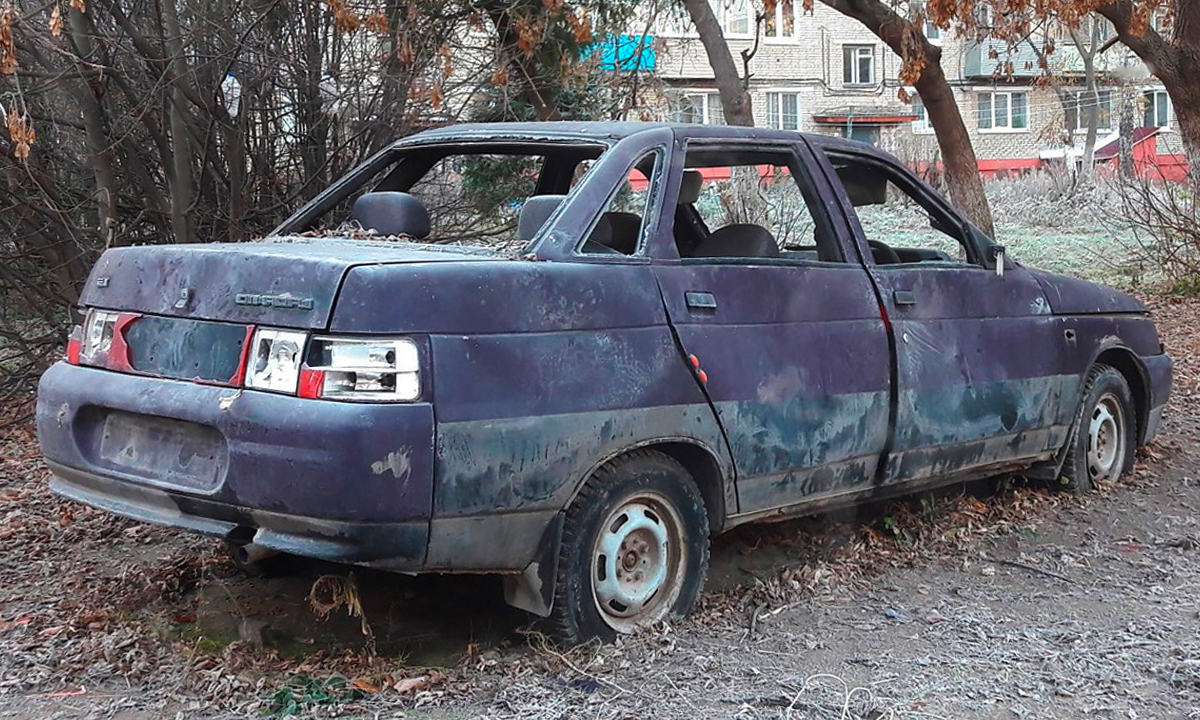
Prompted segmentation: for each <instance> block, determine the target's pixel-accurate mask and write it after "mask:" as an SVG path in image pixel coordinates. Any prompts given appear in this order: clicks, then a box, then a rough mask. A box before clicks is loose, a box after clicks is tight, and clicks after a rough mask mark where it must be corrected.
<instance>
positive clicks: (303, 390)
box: [296, 367, 325, 398]
mask: <svg viewBox="0 0 1200 720" xmlns="http://www.w3.org/2000/svg"><path fill="white" fill-rule="evenodd" d="M324 388H325V371H324V370H312V369H310V368H306V367H302V368H300V384H299V387H298V388H297V389H296V395H297V396H299V397H302V398H319V397H321V392H322V390H324Z"/></svg>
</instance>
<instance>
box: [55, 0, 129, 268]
mask: <svg viewBox="0 0 1200 720" xmlns="http://www.w3.org/2000/svg"><path fill="white" fill-rule="evenodd" d="M67 13H68V17H69V21H68V22H69V24H70V29H71V43H72V44H73V45H74V46H75V52H76V54H77V57H78V58H79V60H78V61H77V62H76V64H75V67H76V69H77V70H78V72H79V75H80V77H82V78H84V82H83V86H82V87H80V88H79V89H78V90H76V91H73V92H72V95H73V96H74V97H75V98H76V101H77V102H78V103H79V109H80V114H81V115H82V116H83V125H84V127H85V128H86V135H87V142H88V149H89V150H90V151H91V155H92V175H93V176H94V177H95V179H96V210H97V215H98V218H97V219H98V220H99V226H98V229H99V231H100V235H101V237H103V238H104V242H105V243H106V244H109V243H111V242H112V240H113V231H114V230H115V226H116V222H117V183H116V178H115V175H114V173H113V142H112V141H110V139H109V131H108V119H107V117H106V116H105V114H104V109H103V108H102V107H101V105H100V98H101V97H102V96H103V95H104V86H103V81H102V80H101V79H100V76H99V71H98V70H97V69H96V67H95V66H97V65H99V64H100V60H99V59H98V58H96V57H95V49H96V44H95V41H94V39H93V29H92V24H91V22H90V20H89V19H88V17H87V16H85V15H84V14H82V13H80V12H79V11H78V10H75V9H74V8H72V9H70V10H68V11H67Z"/></svg>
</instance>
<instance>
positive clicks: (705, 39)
mask: <svg viewBox="0 0 1200 720" xmlns="http://www.w3.org/2000/svg"><path fill="white" fill-rule="evenodd" d="M683 5H684V7H685V8H687V11H688V15H690V16H691V18H692V23H693V24H695V26H696V32H697V33H698V34H699V35H700V43H701V44H702V45H704V53H705V54H706V55H707V56H708V64H709V65H710V66H712V71H713V77H714V78H715V79H716V81H717V92H718V93H720V96H721V109H722V110H724V112H725V122H726V124H729V125H743V126H746V127H753V126H754V108H753V106H752V105H751V103H750V92H749V91H748V90H747V89H746V86H745V84H743V83H742V78H741V76H739V75H738V71H737V65H735V64H734V62H733V55H732V54H731V53H730V52H729V43H727V42H725V33H723V32H721V23H719V22H718V21H717V16H716V14H715V13H714V12H713V9H712V5H710V4H709V3H708V0H683Z"/></svg>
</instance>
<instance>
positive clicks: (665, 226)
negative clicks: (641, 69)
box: [653, 128, 891, 524]
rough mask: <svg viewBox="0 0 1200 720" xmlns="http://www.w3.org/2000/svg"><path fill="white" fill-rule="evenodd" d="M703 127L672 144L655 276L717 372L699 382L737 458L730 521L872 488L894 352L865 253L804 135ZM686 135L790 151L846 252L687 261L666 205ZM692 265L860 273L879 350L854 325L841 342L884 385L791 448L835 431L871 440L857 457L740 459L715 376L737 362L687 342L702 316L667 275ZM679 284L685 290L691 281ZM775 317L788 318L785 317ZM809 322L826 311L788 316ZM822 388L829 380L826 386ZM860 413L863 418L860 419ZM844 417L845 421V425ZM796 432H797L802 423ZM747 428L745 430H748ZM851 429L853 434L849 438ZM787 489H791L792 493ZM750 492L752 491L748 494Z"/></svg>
mask: <svg viewBox="0 0 1200 720" xmlns="http://www.w3.org/2000/svg"><path fill="white" fill-rule="evenodd" d="M706 130H709V131H710V132H711V129H705V128H700V129H698V130H697V132H695V134H693V133H691V132H688V131H687V130H680V131H678V133H677V141H676V144H675V147H674V151H675V152H674V155H673V159H672V162H671V168H670V171H671V174H670V175H669V176H668V178H667V182H668V185H669V187H668V190H667V192H666V193H665V194H664V197H663V202H664V211H663V212H662V213H660V216H659V227H658V228H657V231H656V234H655V235H656V240H657V242H658V247H657V249H656V252H654V255H653V256H654V267H655V269H656V276H657V277H658V279H659V285H660V288H661V289H662V293H663V300H664V303H665V304H666V306H667V309H668V316H669V317H670V318H671V322H672V326H673V327H674V328H675V332H676V335H677V337H678V338H679V342H680V344H681V347H682V348H683V352H684V353H687V354H689V355H694V356H696V357H697V358H698V361H699V364H700V367H701V369H704V370H705V371H706V374H711V375H712V380H711V381H710V382H709V384H708V385H704V384H703V383H702V386H704V387H705V391H706V394H708V396H709V400H710V402H712V403H713V407H714V412H716V414H717V416H718V417H719V418H721V422H722V428H723V430H724V431H725V433H726V437H727V439H728V440H729V442H730V449H731V452H732V453H734V455H735V466H737V470H736V472H737V480H736V482H737V485H738V514H739V515H740V516H741V517H737V516H736V515H735V516H734V517H731V518H730V522H731V524H736V523H738V522H743V521H745V520H747V519H751V518H753V517H759V516H762V515H764V514H768V513H776V512H790V511H791V510H794V509H798V508H803V507H808V506H810V505H813V504H816V503H821V502H825V501H828V500H830V499H831V498H832V497H834V496H839V497H840V496H843V495H846V494H857V493H860V492H863V491H864V490H870V488H871V485H872V484H873V483H874V481H875V478H876V476H877V474H878V463H879V461H880V459H881V458H882V457H883V453H882V451H883V449H884V441H885V439H886V435H887V433H888V429H889V427H890V416H889V406H888V397H889V394H890V392H891V373H890V365H889V363H890V357H889V350H888V348H887V340H886V334H885V333H884V332H883V325H882V319H881V318H880V316H879V313H878V306H877V302H876V296H875V294H874V290H873V286H872V285H871V281H870V280H869V279H868V277H867V274H866V271H865V269H864V267H863V266H862V263H861V261H860V258H858V257H857V255H856V254H855V251H854V249H853V247H852V246H851V245H849V244H848V243H847V242H846V239H847V238H846V235H845V233H844V232H841V231H839V227H840V225H839V222H838V218H837V217H835V216H834V214H833V213H832V212H830V210H829V208H830V207H831V202H832V201H833V197H832V194H831V188H828V187H826V185H827V183H826V182H825V181H824V180H823V176H822V175H821V174H820V172H819V171H818V169H817V168H816V167H815V166H814V164H813V155H812V152H811V149H810V148H809V147H808V146H807V145H806V144H805V143H804V142H803V141H802V140H801V139H800V136H799V135H796V134H791V133H787V134H784V133H779V134H778V136H776V135H775V134H768V135H767V136H765V137H764V136H761V135H759V136H745V137H736V136H735V137H729V136H728V135H721V136H714V135H712V134H710V132H705V131H706ZM689 143H697V144H700V145H702V146H704V147H707V148H721V147H729V148H730V149H743V150H753V151H762V152H771V151H774V152H781V153H787V155H788V157H789V158H790V162H791V163H794V167H791V168H789V172H790V174H792V175H796V174H797V173H799V175H798V176H797V177H794V178H792V179H791V180H790V181H791V182H797V183H798V184H799V185H800V188H805V187H806V186H807V187H809V188H811V189H812V191H813V192H815V193H816V197H815V201H816V203H817V205H818V206H820V207H821V208H822V209H823V210H824V214H825V215H826V216H827V222H828V224H829V227H828V231H829V234H830V235H831V237H832V239H833V242H834V243H836V246H837V248H838V252H839V254H840V255H841V256H842V262H831V261H807V260H801V259H774V258H762V259H754V258H746V259H745V260H744V261H733V262H730V261H725V262H722V261H721V259H713V261H712V263H711V264H708V263H698V262H695V263H688V262H687V260H685V259H684V258H681V257H679V253H678V251H677V248H676V245H675V236H674V232H673V229H674V218H675V213H673V212H667V211H666V208H667V207H673V206H674V205H675V204H677V202H678V190H679V187H680V185H681V183H682V175H683V172H684V170H685V165H686V152H687V148H688V145H689ZM731 260H732V259H731ZM689 266H690V267H692V268H695V270H694V271H693V272H692V273H691V274H692V275H694V276H696V277H697V278H702V277H703V276H704V274H705V272H702V271H711V272H716V271H717V270H719V269H721V268H723V267H728V268H730V269H733V270H736V269H738V268H749V269H752V270H755V271H757V272H758V273H759V275H760V276H761V275H762V272H761V269H762V268H769V267H778V268H779V270H789V269H790V270H804V269H806V268H814V267H815V268H816V269H821V268H825V269H829V270H834V271H837V272H846V273H856V274H857V275H858V277H861V278H862V282H863V285H862V286H861V287H860V288H859V292H860V294H863V295H864V296H863V297H860V298H859V301H860V309H861V317H859V318H858V319H857V321H858V322H860V323H861V324H862V325H863V326H864V327H866V326H871V325H873V326H875V327H876V328H877V330H878V334H877V335H876V336H875V338H874V340H875V343H874V344H875V345H876V347H875V348H874V350H875V352H874V354H872V353H870V352H868V350H867V347H868V346H870V344H871V343H869V342H863V341H864V340H865V338H857V339H856V340H857V341H851V340H850V339H848V336H849V334H850V329H846V330H845V332H846V333H847V336H844V337H843V338H842V345H843V346H844V347H845V348H849V347H854V348H855V349H858V350H860V351H861V353H862V357H861V358H860V362H861V363H862V364H864V365H867V364H870V363H871V362H874V361H878V365H879V367H876V368H875V371H876V375H877V377H875V378H874V379H873V380H871V379H866V378H864V377H863V376H856V378H855V379H856V380H859V381H862V382H866V383H868V384H870V383H872V382H873V383H874V384H876V385H879V387H874V386H872V387H871V388H870V389H868V390H866V391H864V392H862V393H860V395H861V396H862V398H852V400H853V401H856V402H859V404H860V405H861V407H859V406H855V407H856V409H857V411H858V412H857V416H856V414H855V413H853V412H846V411H844V410H845V409H844V408H843V409H842V411H831V412H828V413H827V414H826V416H824V417H823V418H822V419H821V420H820V421H819V422H817V425H818V426H819V431H820V433H821V439H820V440H819V441H814V442H813V443H808V444H805V445H804V446H803V447H801V446H800V445H797V446H796V447H794V448H792V451H793V454H794V455H795V456H797V457H798V456H803V455H804V454H805V453H807V454H808V457H810V458H815V457H820V456H821V455H822V453H824V452H825V450H824V443H826V440H827V439H828V438H830V437H832V438H834V439H835V440H837V441H842V440H845V441H846V442H847V444H848V445H849V444H852V443H853V442H854V441H859V442H862V444H863V445H864V446H867V447H869V448H870V450H869V451H868V452H865V453H862V454H861V455H855V456H853V457H850V456H847V457H841V456H837V461H836V462H832V463H825V462H817V463H816V464H808V465H796V466H794V467H789V468H787V469H786V470H779V471H778V472H773V473H753V472H750V473H748V472H747V470H746V467H747V464H746V463H745V462H744V461H743V462H742V463H741V464H738V462H737V459H736V456H737V454H738V448H739V439H738V438H739V430H738V428H737V427H731V423H730V416H729V413H727V412H723V408H724V405H723V403H724V399H723V398H722V397H721V396H720V393H719V385H718V383H720V382H724V381H725V379H726V377H728V374H727V371H729V372H733V370H732V368H730V367H728V366H729V363H728V362H727V361H725V360H722V361H721V362H718V363H717V364H716V365H710V364H709V361H711V360H712V359H713V358H719V357H721V354H720V353H719V352H698V353H695V352H692V350H695V349H696V348H695V347H689V343H690V342H692V340H691V339H690V338H689V335H690V333H691V331H690V330H689V328H688V327H687V326H688V325H693V326H695V325H698V323H694V322H691V323H685V322H683V321H682V319H686V318H687V313H688V311H687V309H686V308H684V307H681V306H679V305H680V302H681V300H682V299H683V298H682V297H675V295H681V296H682V295H685V294H686V292H683V293H679V292H674V291H677V290H680V289H681V288H677V287H672V285H674V284H678V283H677V282H676V281H673V280H671V279H669V278H667V277H666V275H668V274H671V273H682V274H687V272H686V270H687V268H688V267H689ZM776 274H780V273H776ZM682 289H684V290H686V288H682ZM720 299H721V298H720V296H718V297H717V300H718V301H719V300H720ZM697 312H699V311H697ZM776 322H777V323H779V324H785V321H776ZM806 323H807V324H810V325H815V326H818V327H816V328H815V329H816V330H817V331H824V330H827V329H828V328H827V327H826V326H825V321H824V320H823V319H815V320H814V319H808V320H804V321H797V320H795V319H792V320H790V321H786V324H790V325H803V324H806ZM759 324H762V325H766V324H769V323H765V322H764V323H759ZM831 337H832V336H831ZM835 340H836V338H835ZM706 358H707V360H706ZM849 362H850V363H851V364H853V362H854V360H853V359H851V360H849ZM822 370H823V371H824V372H825V374H826V375H829V374H835V373H836V371H830V370H829V369H828V368H822ZM866 374H867V373H864V374H863V375H864V376H865V375H866ZM823 390H824V388H823V387H822V391H823ZM789 392H795V390H794V389H793V390H790V391H789ZM849 395H850V394H849V393H826V394H824V395H822V396H821V397H823V398H828V399H836V398H838V397H848V396H849ZM867 400H870V401H871V402H873V403H874V404H873V405H870V406H869V407H868V405H866V404H862V403H864V402H866V401H867ZM868 404H869V403H868ZM856 417H857V418H864V419H861V420H856V419H855V418H856ZM749 419H750V420H752V421H754V420H758V419H760V418H758V417H755V416H754V415H753V414H750V415H749ZM843 421H844V422H843ZM851 421H854V422H856V423H858V425H854V427H850V425H846V423H850V422H851ZM839 423H842V424H839ZM862 423H866V425H868V426H869V425H871V424H872V423H874V426H873V427H859V425H861V424H862ZM843 425H846V426H845V427H843ZM764 432H765V430H764ZM796 432H797V433H799V432H800V430H797V431H796ZM742 434H743V435H744V434H745V433H742ZM850 436H854V437H851V439H849V440H846V438H847V437H850ZM809 437H810V436H805V438H806V439H809ZM786 444H787V443H786V442H784V443H783V445H786ZM814 448H816V449H814ZM839 473H841V474H839ZM847 477H858V478H859V480H858V482H856V483H855V484H854V485H852V486H849V487H847V486H844V485H841V484H839V483H841V482H843V481H844V479H845V478H847ZM758 480H761V481H762V483H761V484H764V485H766V484H769V483H774V484H775V485H777V486H778V488H781V489H780V490H778V496H771V495H770V490H767V491H764V490H763V488H759V489H758V490H747V483H751V482H756V481H758ZM789 491H790V492H791V494H789ZM748 497H749V498H752V499H751V500H749V501H748Z"/></svg>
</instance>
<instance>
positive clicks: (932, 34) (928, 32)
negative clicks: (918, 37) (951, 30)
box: [908, 0, 943, 46]
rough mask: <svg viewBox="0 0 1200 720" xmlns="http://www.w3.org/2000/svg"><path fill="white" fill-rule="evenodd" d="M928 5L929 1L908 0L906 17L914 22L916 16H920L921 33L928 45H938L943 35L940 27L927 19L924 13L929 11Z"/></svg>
mask: <svg viewBox="0 0 1200 720" xmlns="http://www.w3.org/2000/svg"><path fill="white" fill-rule="evenodd" d="M928 5H929V3H928V2H926V1H925V0H910V2H909V3H908V18H909V20H911V21H913V22H914V23H915V22H916V21H917V17H918V16H920V17H922V21H921V34H922V35H924V36H925V39H926V40H928V41H929V44H930V45H938V46H940V45H941V44H942V37H943V35H942V29H941V28H940V27H938V26H937V25H934V24H933V21H932V20H930V19H929V15H927V14H926V13H927V12H928V11H929V7H928Z"/></svg>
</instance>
